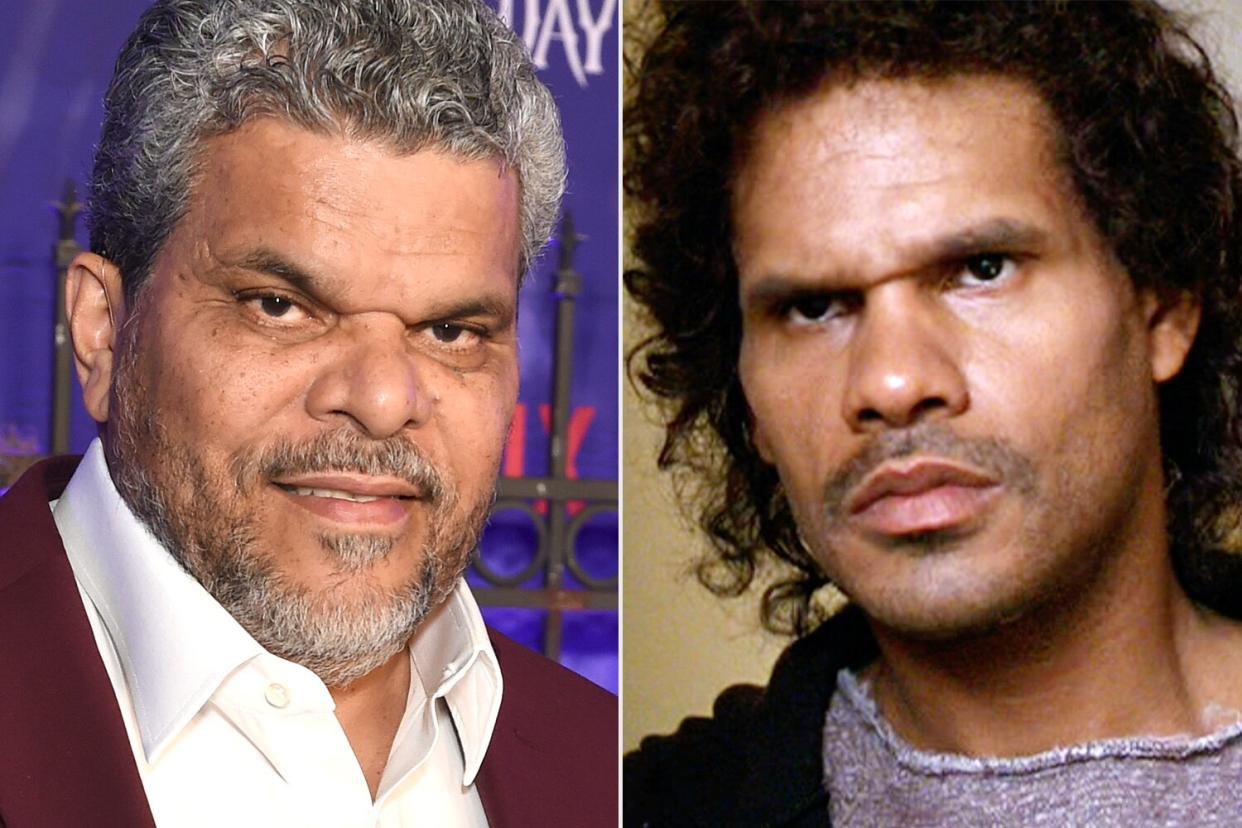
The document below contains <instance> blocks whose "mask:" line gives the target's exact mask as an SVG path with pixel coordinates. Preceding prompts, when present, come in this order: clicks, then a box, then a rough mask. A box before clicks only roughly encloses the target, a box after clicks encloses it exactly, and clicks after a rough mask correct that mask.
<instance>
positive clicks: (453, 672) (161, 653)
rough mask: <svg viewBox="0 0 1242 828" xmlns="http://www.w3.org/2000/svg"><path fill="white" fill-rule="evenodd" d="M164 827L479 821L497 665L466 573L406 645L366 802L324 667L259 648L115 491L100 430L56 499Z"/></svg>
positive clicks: (383, 826) (342, 827) (382, 826)
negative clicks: (405, 663)
mask: <svg viewBox="0 0 1242 828" xmlns="http://www.w3.org/2000/svg"><path fill="white" fill-rule="evenodd" d="M53 516H54V518H55V520H56V526H57V528H58V529H59V531H60V535H61V538H62V539H63V541H64V544H65V550H66V552H67V553H68V556H69V562H70V564H71V565H72V567H73V572H74V576H75V577H76V579H77V583H78V588H79V590H80V592H81V593H82V598H83V603H84V604H85V606H86V613H87V616H88V617H89V619H90V622H91V628H92V630H93V631H94V633H95V641H96V643H97V644H98V646H99V652H100V655H101V656H102V657H103V661H104V665H105V666H106V667H107V670H108V675H109V677H110V678H111V680H112V686H113V688H114V689H115V691H116V695H117V700H118V702H119V703H120V707H121V713H122V716H123V718H124V720H125V727H126V729H127V731H128V733H129V736H130V743H131V745H132V746H133V750H134V758H135V760H136V761H137V764H138V771H139V775H140V776H141V778H142V783H143V786H144V787H145V788H146V793H147V799H148V800H149V801H150V804H151V811H152V813H153V814H154V816H155V821H156V823H157V824H158V825H160V826H213V828H215V827H216V826H223V825H227V826H250V825H255V826H258V825H262V826H267V827H270V826H299V828H301V827H302V826H306V827H307V828H310V827H311V826H325V828H328V826H330V827H331V828H353V827H354V826H358V827H359V828H363V826H366V828H370V827H371V826H377V827H378V828H395V826H405V825H437V826H438V825H446V826H456V825H471V826H473V825H486V824H487V821H486V819H485V817H484V814H483V808H482V803H481V802H480V800H479V796H478V792H477V790H476V789H475V787H474V784H473V783H474V778H475V776H476V774H477V773H478V771H479V766H480V764H481V763H482V761H483V754H484V752H485V751H486V749H487V744H488V742H489V741H490V740H491V735H492V729H493V727H494V726H495V724H496V715H497V713H498V711H499V709H500V696H501V689H502V685H501V677H500V668H499V666H498V664H497V662H496V654H495V653H494V652H493V650H492V647H491V643H490V642H489V641H488V638H487V631H486V629H485V628H484V626H483V618H482V615H481V614H480V613H479V609H478V606H477V604H475V601H474V598H473V596H472V595H471V594H470V590H469V588H468V587H467V586H466V584H465V583H464V582H462V583H460V584H459V585H458V587H457V589H456V590H455V591H454V592H453V594H452V595H451V596H450V597H449V599H448V600H447V601H446V602H445V603H444V605H443V606H442V607H440V608H439V609H438V610H436V611H435V612H434V613H433V614H432V615H430V616H429V617H428V618H427V620H426V621H425V622H424V623H423V625H422V626H421V627H420V629H419V631H418V633H417V634H416V635H415V636H414V638H413V640H412V641H411V643H410V661H411V673H410V691H409V697H408V698H407V700H406V708H405V715H404V718H403V719H402V720H401V724H400V726H399V728H398V730H397V735H396V739H395V740H394V742H393V746H392V751H391V752H390V754H389V757H388V765H387V767H386V768H385V770H384V775H383V777H382V779H381V780H380V784H379V789H378V791H377V795H376V798H375V800H374V801H372V799H371V793H370V789H369V788H368V787H367V783H366V779H365V777H364V776H363V772H362V769H361V767H360V766H359V764H358V761H357V759H356V758H355V756H354V753H353V750H352V749H351V747H350V745H349V742H348V740H347V739H346V737H345V732H344V731H343V730H342V729H341V726H340V724H339V722H338V721H337V719H336V716H335V715H334V713H333V711H334V708H335V705H334V703H333V700H332V696H331V694H330V693H329V692H328V689H327V687H325V686H324V684H323V682H322V681H320V679H319V677H318V676H316V675H315V674H314V673H312V672H311V671H310V670H307V669H306V668H305V667H302V666H301V665H298V664H294V663H292V662H290V661H286V660H284V659H282V658H278V657H276V656H274V655H272V654H271V653H268V652H267V651H266V650H264V649H263V648H262V647H261V646H260V645H259V644H258V643H257V642H256V641H255V640H254V639H253V638H252V637H251V636H250V635H249V634H248V633H247V632H246V631H245V630H244V629H242V627H241V626H240V625H239V624H238V623H237V622H236V621H235V620H234V619H233V617H232V616H231V615H229V613H228V612H227V611H226V610H225V609H224V608H223V607H221V606H220V605H219V604H218V603H216V601H215V599H213V598H212V597H211V596H210V595H209V594H208V593H207V591H206V590H204V589H203V588H202V586H201V585H200V584H199V583H198V581H196V580H195V579H194V578H193V577H191V576H190V575H189V574H187V573H186V572H185V570H183V569H182V568H181V567H180V565H179V564H177V563H176V561H174V560H173V558H172V556H171V555H170V554H169V553H168V552H167V551H166V550H165V549H164V548H163V547H162V546H161V545H160V544H159V543H158V542H157V541H156V540H155V538H154V537H153V536H152V535H151V534H150V533H149V532H148V531H147V530H146V528H145V527H144V526H143V525H142V524H141V523H140V522H139V521H138V519H137V518H136V517H135V516H134V515H133V513H132V512H130V510H129V508H128V507H127V506H126V505H125V503H124V501H122V500H121V497H120V495H119V494H118V493H117V491H116V488H115V487H114V486H113V484H112V479H111V477H110V476H109V474H108V469H107V465H106V463H105V461H104V457H103V450H102V446H101V445H100V443H99V441H98V440H95V441H94V442H92V443H91V445H90V448H89V449H88V450H87V452H86V456H85V458H84V459H83V460H82V464H81V466H79V468H78V470H77V472H76V473H75V474H74V476H73V478H72V480H70V481H69V485H68V487H67V488H66V489H65V492H64V495H62V496H61V498H60V500H58V501H56V502H55V503H54V504H53Z"/></svg>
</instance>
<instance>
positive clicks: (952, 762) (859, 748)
mask: <svg viewBox="0 0 1242 828" xmlns="http://www.w3.org/2000/svg"><path fill="white" fill-rule="evenodd" d="M838 681H839V685H838V692H837V693H836V694H835V695H834V696H833V699H832V703H831V705H830V707H829V710H828V715H827V717H826V720H825V726H824V774H825V784H826V785H827V787H828V791H829V794H830V796H831V805H830V810H831V816H832V824H833V825H834V826H868V828H871V826H901V828H922V827H923V826H928V827H929V828H930V826H936V828H940V827H941V826H988V827H989V828H997V827H998V826H1004V827H1005V828H1008V826H1056V828H1064V826H1091V828H1109V827H1110V826H1125V828H1137V827H1138V826H1148V825H1162V826H1163V825H1175V826H1242V723H1235V724H1232V725H1230V726H1229V727H1227V728H1225V729H1224V730H1221V731H1219V732H1217V733H1214V734H1212V735H1210V736H1206V737H1201V738H1193V739H1191V738H1186V739H1179V738H1170V739H1155V738H1137V739H1116V740H1109V741H1104V742H1095V743H1091V744H1085V745H1075V746H1073V747H1067V748H1059V749H1056V750H1052V751H1049V752H1047V753H1041V754H1038V755H1035V756H1029V757H1022V758H1018V759H976V758H971V757H966V756H957V755H950V754H935V753H926V752H923V751H919V750H916V749H914V748H913V747H911V746H910V745H909V744H907V743H905V742H903V741H902V740H901V739H900V738H898V737H897V735H896V734H895V733H894V732H893V730H892V728H890V727H889V726H888V723H887V722H885V721H884V719H883V718H882V717H881V716H880V715H879V712H878V711H877V710H876V706H875V703H874V702H873V701H872V699H871V697H870V695H869V694H868V692H867V690H866V688H865V686H860V683H859V682H858V681H857V680H856V679H855V677H854V675H853V674H852V673H850V672H849V671H845V670H843V671H841V673H840V674H839V676H838ZM1049 715H1055V711H1049Z"/></svg>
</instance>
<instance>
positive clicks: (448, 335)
mask: <svg viewBox="0 0 1242 828" xmlns="http://www.w3.org/2000/svg"><path fill="white" fill-rule="evenodd" d="M462 332H463V328H462V327H461V325H451V324H449V323H448V322H442V323H440V324H439V325H432V326H431V335H432V336H434V337H435V338H436V339H438V340H439V341H441V342H456V341H457V340H458V339H460V338H461V335H462Z"/></svg>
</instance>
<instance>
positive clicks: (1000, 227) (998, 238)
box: [740, 218, 1048, 310]
mask: <svg viewBox="0 0 1242 828" xmlns="http://www.w3.org/2000/svg"><path fill="white" fill-rule="evenodd" d="M1047 242H1048V233H1047V231H1045V230H1043V229H1041V228H1040V227H1037V226H1035V225H1033V224H1029V223H1027V222H1024V221H1018V220H1015V219H1009V218H995V219H988V220H987V221H983V222H980V223H979V224H976V225H973V226H969V227H965V228H962V229H961V230H957V231H954V232H952V233H948V234H946V235H944V236H940V237H936V238H932V239H928V240H920V241H918V242H915V243H913V244H912V245H910V247H909V248H908V249H907V250H906V251H905V252H904V253H902V259H904V260H905V261H908V262H912V263H917V267H914V268H911V270H922V269H923V268H925V267H929V266H938V265H944V264H951V263H956V262H960V261H962V260H963V259H969V258H970V257H972V256H978V255H981V254H983V253H1027V252H1034V251H1038V250H1040V249H1041V248H1043V247H1045V246H1046V245H1047ZM838 275H840V274H838ZM831 276H832V274H831V273H825V274H821V275H820V276H819V277H803V276H797V275H793V274H783V273H776V274H771V275H767V276H763V277H760V278H758V279H756V280H755V281H754V282H753V283H752V284H749V285H747V286H745V288H744V289H743V292H742V294H741V296H740V301H741V306H742V308H743V310H747V309H749V310H758V309H764V308H771V307H775V306H778V305H781V304H784V303H788V302H790V301H793V300H796V299H798V298H800V297H803V296H822V295H823V294H824V293H825V291H827V292H829V293H835V292H839V291H836V290H835V289H833V288H832V287H831V286H830V285H829V284H827V283H829V282H832V281H834V279H833V278H829V277H831Z"/></svg>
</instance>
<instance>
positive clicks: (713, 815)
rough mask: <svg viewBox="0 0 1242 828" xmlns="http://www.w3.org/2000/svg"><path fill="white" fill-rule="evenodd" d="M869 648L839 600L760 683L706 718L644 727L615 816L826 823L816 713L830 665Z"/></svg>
mask: <svg viewBox="0 0 1242 828" xmlns="http://www.w3.org/2000/svg"><path fill="white" fill-rule="evenodd" d="M875 656H876V648H875V642H874V639H873V638H872V636H871V633H870V630H869V629H868V627H867V623H866V621H865V619H864V618H863V616H862V613H861V612H859V611H858V610H857V609H856V608H853V607H849V608H847V609H846V610H844V611H843V612H841V613H839V614H838V615H837V616H836V617H834V618H833V619H832V620H830V621H828V622H827V623H825V624H823V625H822V626H820V627H819V629H817V630H815V632H813V633H811V634H810V635H808V636H806V637H805V638H802V639H800V640H799V641H796V642H794V644H792V645H791V646H790V647H789V648H788V649H786V650H785V652H784V653H782V654H781V657H780V659H779V660H778V661H777V663H776V667H775V668H774V669H773V671H772V677H771V679H770V680H769V682H768V686H767V687H766V688H760V687H754V686H749V685H737V686H734V687H730V688H729V689H728V690H725V691H724V692H723V693H721V694H720V696H719V697H717V699H716V703H715V706H714V709H713V711H712V718H710V719H705V718H691V719H686V720H685V721H684V722H682V723H681V726H680V727H679V728H678V729H677V732H676V733H674V734H672V735H670V736H648V737H647V738H646V739H644V740H643V742H642V744H641V745H640V746H639V749H638V750H636V751H634V752H633V753H630V754H627V755H626V757H625V773H624V777H625V778H624V791H625V802H624V806H623V807H624V814H625V825H627V826H635V828H637V827H638V826H649V828H665V826H713V828H723V826H770V827H771V828H776V827H777V826H780V827H781V828H786V826H788V827H789V828H794V827H795V826H796V827H797V828H802V826H823V825H827V824H829V823H828V793H827V791H826V790H824V786H823V760H822V755H823V749H822V748H823V745H822V741H823V736H822V734H823V728H824V717H825V715H826V714H827V712H828V704H829V702H830V701H831V700H832V694H833V692H834V691H835V689H836V679H837V672H838V671H839V670H840V669H841V668H842V667H850V668H852V669H860V668H861V667H863V666H865V665H866V664H868V663H869V662H871V661H872V660H873V659H874V658H875Z"/></svg>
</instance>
